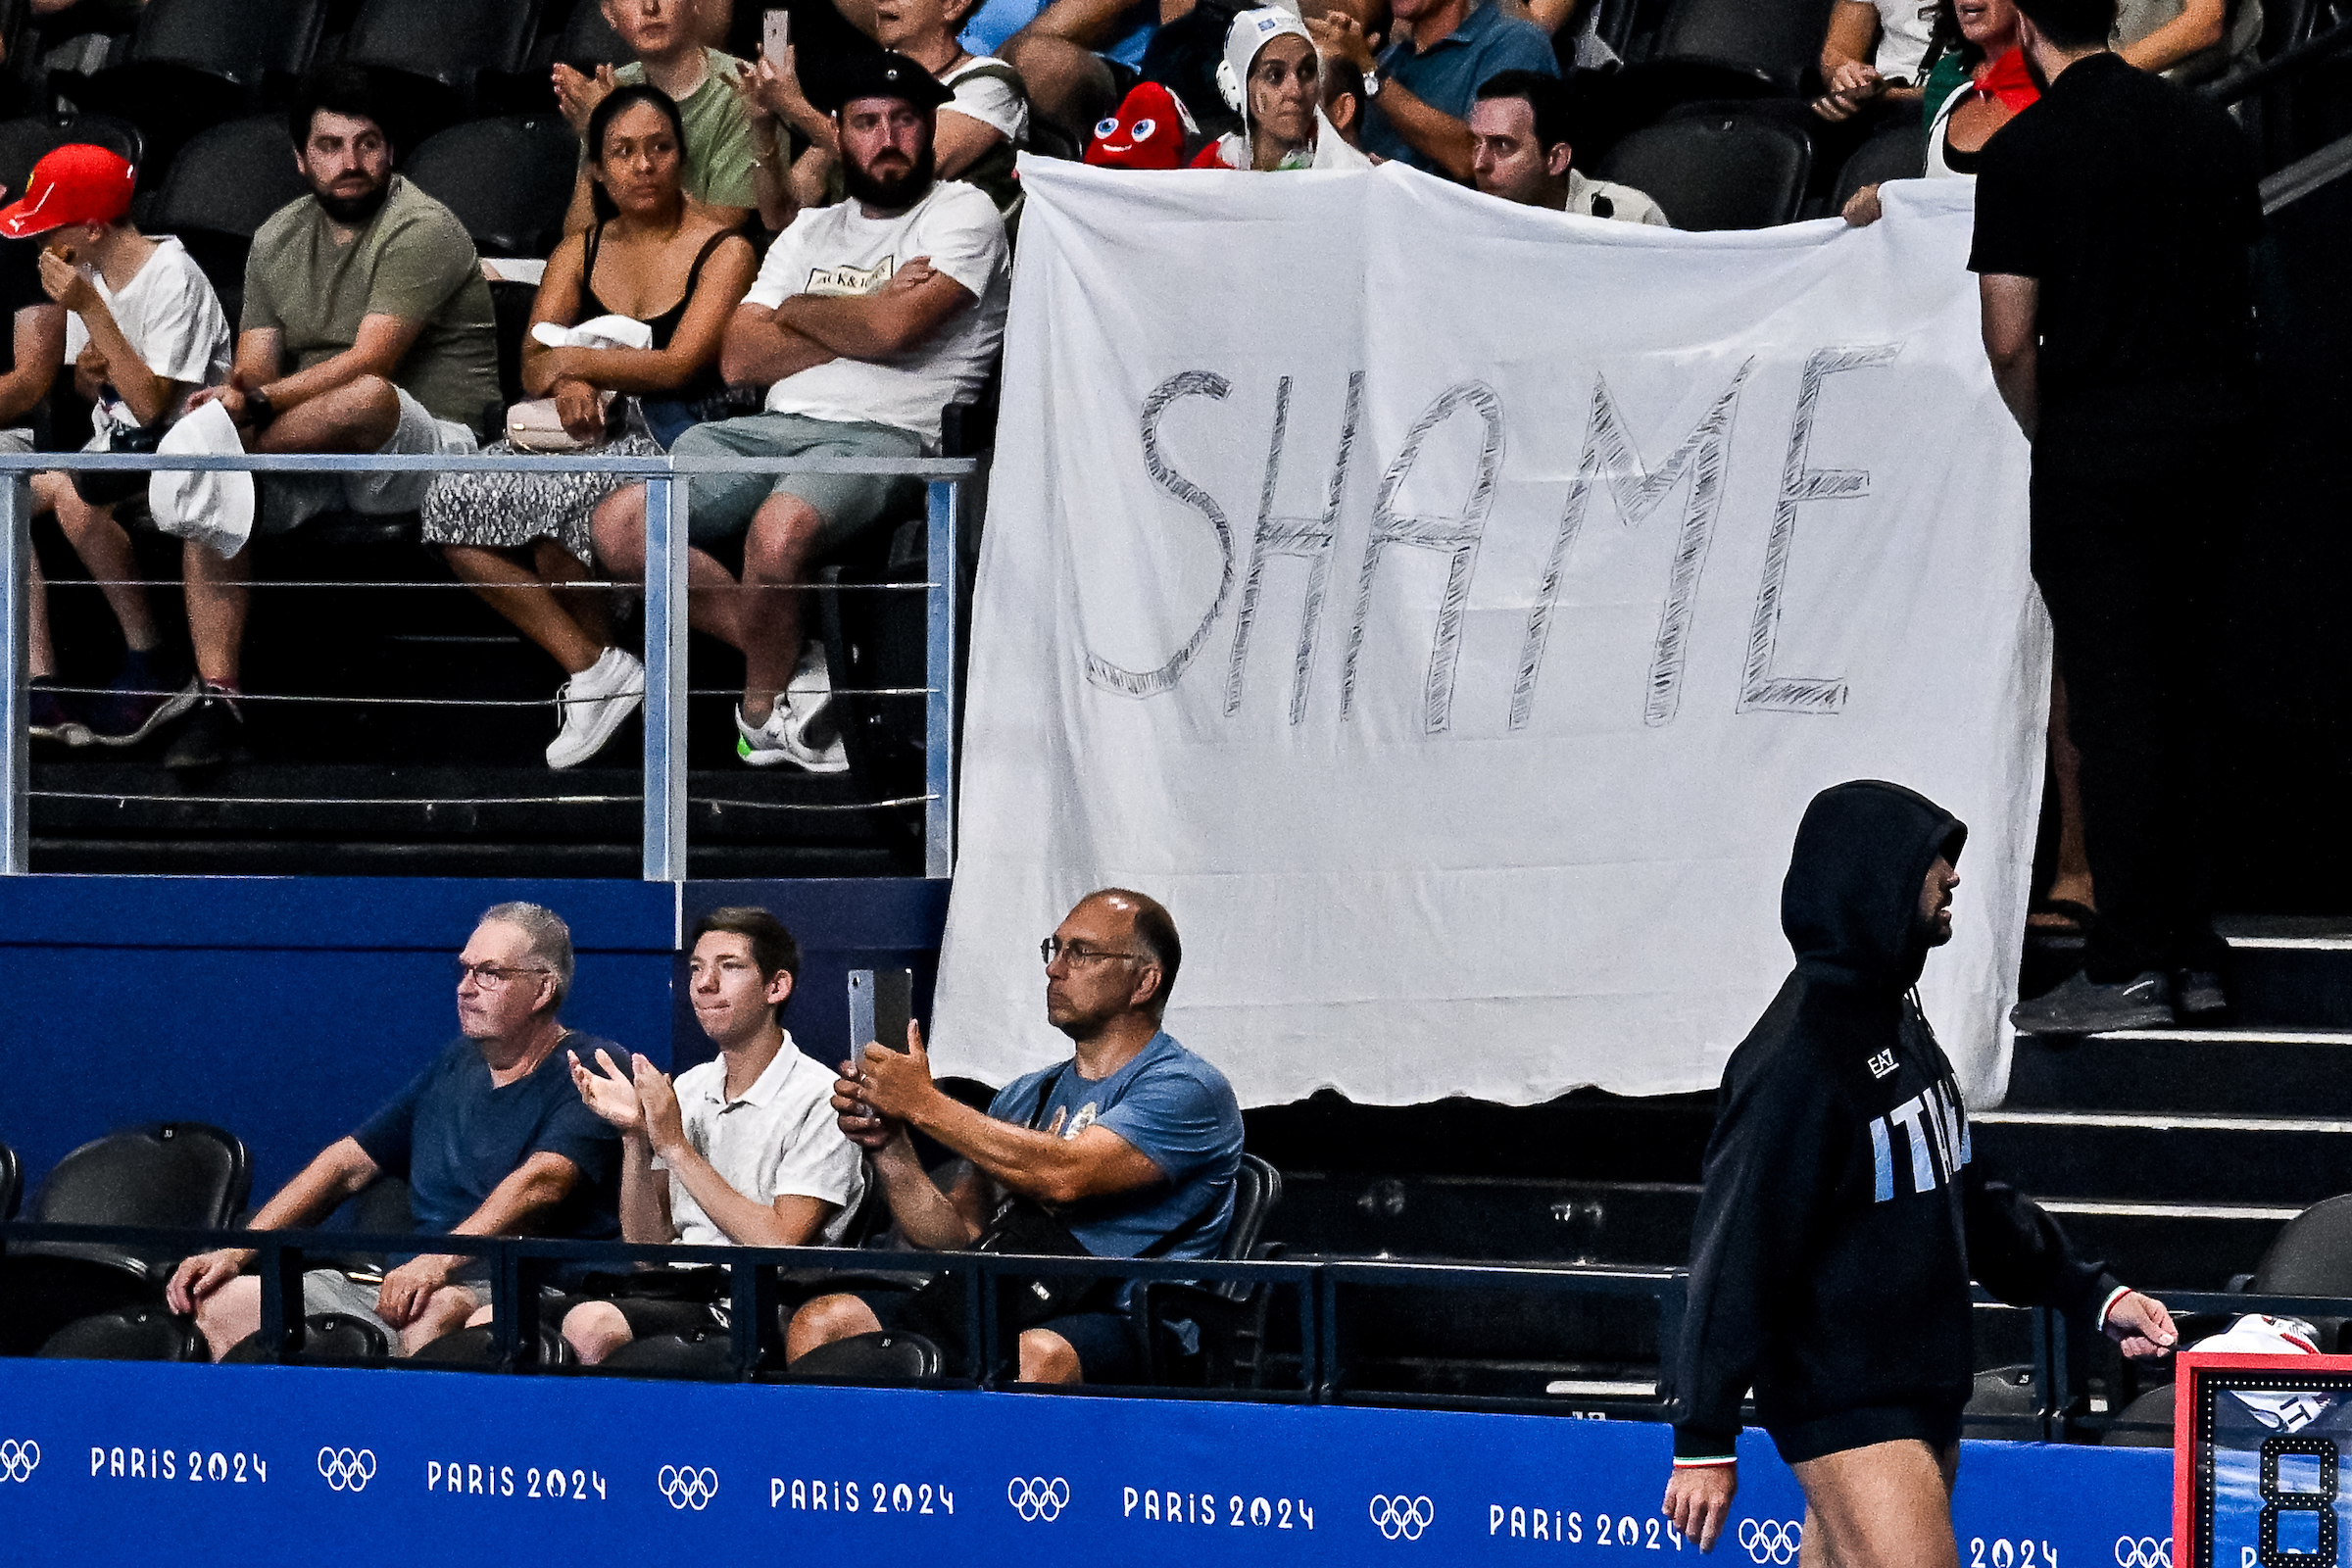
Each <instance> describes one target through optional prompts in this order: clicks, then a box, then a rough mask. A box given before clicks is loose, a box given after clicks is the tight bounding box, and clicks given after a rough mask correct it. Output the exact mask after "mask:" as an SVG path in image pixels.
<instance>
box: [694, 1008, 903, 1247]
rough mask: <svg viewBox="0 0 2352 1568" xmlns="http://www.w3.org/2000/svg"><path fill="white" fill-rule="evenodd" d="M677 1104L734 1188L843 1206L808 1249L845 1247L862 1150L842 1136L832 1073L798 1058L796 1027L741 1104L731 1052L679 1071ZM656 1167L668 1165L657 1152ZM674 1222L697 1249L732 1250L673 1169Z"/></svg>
mask: <svg viewBox="0 0 2352 1568" xmlns="http://www.w3.org/2000/svg"><path fill="white" fill-rule="evenodd" d="M677 1090H678V1110H679V1113H680V1115H681V1117H682V1119H683V1120H684V1122H685V1124H686V1142H687V1143H688V1144H690V1145H692V1146H693V1148H694V1151H695V1152H696V1153H699V1154H701V1155H702V1156H703V1157H704V1158H705V1159H707V1160H709V1161H710V1162H711V1168H712V1169H713V1170H715V1171H717V1172H718V1174H719V1175H720V1177H722V1178H723V1179H724V1180H725V1181H726V1184H727V1185H728V1186H729V1187H732V1188H734V1189H735V1190H736V1191H737V1192H739V1193H741V1194H742V1195H743V1196H744V1197H746V1198H748V1199H750V1200H751V1201H753V1202H755V1203H772V1202H774V1201H776V1200H777V1199H779V1198H784V1197H787V1196H790V1197H797V1198H815V1199H821V1200H822V1201H825V1202H828V1203H835V1204H838V1205H840V1208H839V1211H838V1212H837V1213H835V1214H834V1216H833V1217H832V1218H831V1219H829V1220H827V1221H826V1222H825V1224H824V1226H823V1228H822V1229H821V1230H819V1231H818V1232H817V1233H816V1235H814V1236H812V1237H810V1238H809V1245H811V1246H815V1247H838V1246H839V1245H841V1239H842V1237H843V1236H844V1235H846V1234H847V1233H848V1231H849V1228H850V1221H851V1220H852V1219H853V1218H855V1217H856V1215H857V1212H858V1201H859V1200H860V1199H862V1198H863V1197H864V1196H865V1183H866V1175H865V1155H864V1154H863V1152H860V1151H859V1149H858V1146H857V1145H856V1144H853V1143H851V1142H850V1141H849V1140H848V1139H847V1138H845V1137H843V1136H842V1132H841V1124H840V1123H839V1122H838V1121H837V1120H836V1119H835V1118H834V1115H833V1074H832V1073H830V1072H828V1071H826V1070H825V1069H824V1068H822V1067H819V1066H818V1065H817V1064H816V1063H815V1062H813V1061H811V1060H809V1058H808V1057H807V1056H804V1055H802V1054H801V1052H800V1048H799V1047H797V1046H795V1045H794V1044H793V1043H792V1033H791V1031H790V1030H787V1031H785V1034H784V1048H783V1049H782V1050H781V1051H778V1052H777V1053H776V1059H775V1060H773V1061H771V1062H769V1063H768V1064H767V1070H766V1071H765V1072H763V1073H761V1074H760V1077H759V1079H758V1080H757V1081H756V1082H755V1083H753V1085H752V1087H751V1088H750V1089H749V1090H748V1091H747V1092H746V1093H745V1094H744V1096H743V1098H742V1099H740V1100H732V1101H731V1100H729V1099H727V1062H726V1058H725V1057H724V1056H719V1057H715V1058H713V1059H711V1060H710V1061H706V1062H704V1063H703V1064H702V1065H701V1066H699V1067H689V1068H687V1069H686V1071H684V1072H682V1073H680V1074H678V1082H677ZM654 1169H656V1170H666V1169H668V1167H667V1166H666V1165H664V1164H663V1163H662V1158H661V1156H660V1155H656V1156H655V1157H654ZM669 1223H670V1228H671V1229H672V1230H674V1231H676V1232H677V1239H678V1240H679V1241H681V1242H683V1243H686V1244H687V1245H689V1246H692V1247H726V1246H730V1245H731V1244H732V1243H733V1240H734V1238H732V1237H730V1236H729V1235H727V1233H726V1232H725V1231H722V1230H720V1229H719V1228H718V1227H717V1226H716V1225H715V1224H713V1223H711V1216H710V1215H708V1214H706V1213H704V1212H703V1205H702V1204H700V1203H698V1202H696V1201H694V1195H693V1194H692V1193H690V1192H688V1191H687V1190H686V1184H685V1183H684V1182H682V1181H680V1180H679V1179H678V1178H677V1175H676V1173H675V1172H672V1173H671V1175H670V1178H669Z"/></svg>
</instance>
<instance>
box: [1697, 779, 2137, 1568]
mask: <svg viewBox="0 0 2352 1568" xmlns="http://www.w3.org/2000/svg"><path fill="white" fill-rule="evenodd" d="M1967 837H1968V829H1967V828H1966V827H1965V826H1964V825H1962V823H1961V822H1960V821H1959V820H1958V819H1957V818H1955V817H1954V816H1952V814H1951V813H1950V812H1948V811H1945V810H1944V809H1942V808H1940V807H1938V806H1936V804H1935V803H1933V802H1931V801H1929V800H1927V799H1926V798H1925V797H1923V796H1920V795H1916V794H1914V793H1912V792H1911V791H1910V790H1907V789H1904V788H1902V787H1901V786H1900V785H1895V784H1886V783H1880V782H1878V781H1876V780H1869V779H1865V780H1859V781H1856V782H1853V783H1848V784H1839V785H1838V786H1836V787H1835V788H1833V789H1828V790H1824V791H1823V792H1822V793H1821V794H1819V795H1817V796H1815V797H1814V798H1813V802H1812V804H1811V805H1810V806H1808V807H1807V808H1806V809H1805V816H1804V820H1803V822H1802V823H1800V824H1799V825H1798V827H1797V830H1796V848H1795V851H1794V853H1793V854H1792V856H1791V857H1790V861H1789V877H1788V880H1787V881H1786V882H1785V883H1784V884H1783V885H1782V888H1781V925H1782V928H1783V929H1784V930H1785V931H1786V932H1787V933H1788V935H1789V946H1790V947H1792V948H1794V949H1795V950H1796V970H1795V972H1794V973H1792V974H1791V975H1789V979H1788V982H1787V983H1786V984H1785V985H1783V986H1782V987H1781V992H1780V995H1779V996H1778V997H1776V998H1774V999H1773V1003H1772V1005H1771V1007H1770V1008H1768V1009H1767V1010H1766V1011H1765V1014H1764V1016H1763V1017H1762V1018H1761V1019H1759V1020H1758V1021H1757V1023H1756V1026H1755V1028H1754V1029H1752V1030H1750V1031H1749V1033H1748V1036H1747V1038H1746V1039H1745V1040H1744V1041H1742V1042H1741V1043H1740V1049H1739V1050H1737V1051H1735V1052H1733V1053H1732V1058H1731V1060H1730V1061H1729V1062H1728V1063H1727V1064H1726V1065H1725V1067H1724V1072H1723V1087H1722V1089H1721V1090H1720V1091H1719V1092H1718V1094H1717V1099H1716V1122H1715V1133H1714V1136H1713V1137H1712V1138H1711V1139H1710V1140H1709V1141H1708V1144H1707V1154H1706V1172H1705V1182H1706V1186H1705V1190H1704V1192H1703V1193H1702V1195H1701V1196H1700V1199H1699V1205H1698V1219H1697V1223H1696V1225H1695V1226H1694V1227H1693V1230H1692V1235H1691V1302H1690V1310H1689V1312H1688V1314H1687V1315H1686V1316H1685V1318H1684V1320H1683V1338H1682V1348H1681V1354H1680V1356H1679V1358H1678V1360H1677V1363H1676V1375H1677V1384H1678V1389H1679V1392H1680V1394H1681V1396H1682V1397H1683V1398H1684V1399H1685V1400H1686V1401H1687V1403H1688V1408H1689V1411H1690V1414H1689V1416H1688V1417H1687V1419H1685V1420H1684V1421H1683V1422H1682V1423H1681V1424H1680V1425H1679V1426H1677V1427H1676V1428H1675V1434H1674V1455H1675V1457H1674V1475H1673V1478H1672V1480H1671V1481H1669V1483H1668V1484H1667V1488H1666V1501H1665V1513H1666V1517H1667V1518H1668V1519H1669V1520H1670V1521H1671V1522H1672V1523H1673V1524H1674V1526H1675V1528H1676V1529H1677V1530H1679V1531H1681V1532H1682V1533H1683V1535H1685V1536H1686V1537H1689V1538H1691V1539H1692V1540H1694V1541H1696V1542H1697V1543H1698V1545H1699V1549H1701V1550H1702V1551H1704V1550H1710V1549H1712V1548H1713V1546H1714V1544H1715V1540H1716V1537H1717V1536H1718V1535H1719V1534H1720V1533H1721V1532H1722V1530H1723V1527H1724V1523H1725V1521H1726V1520H1727V1518H1728V1517H1729V1515H1730V1511H1731V1503H1732V1495H1733V1494H1734V1492H1735V1491H1737V1489H1738V1485H1739V1482H1738V1462H1737V1459H1736V1456H1735V1453H1734V1448H1733V1445H1734V1440H1735V1439H1737V1438H1738V1436H1739V1434H1740V1404H1741V1401H1742V1399H1743V1398H1744V1397H1745V1396H1746V1394H1747V1392H1748V1390H1749V1389H1750V1388H1751V1387H1752V1388H1753V1389H1754V1391H1755V1397H1756V1415H1757V1417H1758V1419H1759V1420H1760V1421H1761V1423H1762V1424H1763V1426H1764V1428H1765V1430H1766V1431H1768V1432H1769V1433H1770V1434H1771V1435H1772V1440H1773V1443H1774V1445H1775V1446H1777V1447H1778V1448H1779V1449H1780V1453H1781V1457H1782V1458H1783V1459H1785V1460H1786V1461H1788V1463H1789V1467H1790V1468H1791V1469H1792V1470H1794V1471H1795V1473H1796V1479H1797V1484H1798V1485H1799V1486H1800V1487H1802V1488H1803V1489H1804V1494H1805V1524H1804V1532H1805V1537H1806V1539H1807V1541H1808V1542H1809V1543H1810V1542H1814V1541H1818V1542H1819V1544H1820V1545H1821V1546H1822V1547H1824V1548H1826V1554H1825V1557H1824V1560H1826V1561H1831V1562H1835V1563H1837V1564H1838V1568H1879V1565H1881V1564H1885V1565H1887V1568H1897V1565H1900V1568H1955V1565H1956V1563H1957V1561H1958V1552H1957V1548H1956V1545H1955V1543H1954V1541H1953V1538H1952V1522H1951V1499H1950V1494H1951V1485H1952V1479H1953V1475H1954V1473H1955V1471H1956V1469H1957V1467H1958V1465H1959V1460H1960V1443H1959V1440H1960V1412H1961V1408H1962V1406H1964V1405H1965V1404H1967V1402H1968V1397H1969V1394H1970V1392H1971V1390H1972V1388H1973V1386H1974V1375H1973V1371H1974V1366H1975V1360H1974V1357H1973V1355H1972V1353H1971V1352H1972V1342H1971V1337H1970V1323H1969V1316H1970V1305H1969V1281H1970V1280H1971V1279H1972V1278H1973V1279H1976V1280H1980V1281H1982V1282H1983V1283H1984V1284H1985V1287H1986V1288H1987V1289H1988V1290H1990V1291H1991V1292H1992V1293H1993V1294H1994V1295H1995V1296H1998V1297H1999V1298H2001V1299H2003V1300H2005V1301H2010V1302H2013V1303H2016V1304H2020V1305H2023V1304H2028V1303H2047V1304H2050V1305H2055V1306H2060V1307H2064V1308H2066V1309H2067V1310H2069V1311H2070V1312H2074V1313H2077V1314H2079V1315H2080V1316H2081V1317H2082V1318H2083V1319H2085V1320H2095V1321H2096V1322H2097V1323H2098V1325H2099V1326H2100V1327H2101V1328H2102V1329H2103V1330H2105V1332H2106V1333H2107V1334H2108V1336H2109V1337H2110V1338H2113V1339H2115V1340H2118V1341H2121V1342H2122V1344H2123V1348H2124V1350H2125V1353H2126V1354H2129V1355H2135V1356H2149V1355H2161V1354H2163V1353H2165V1352H2166V1350H2168V1349H2169V1348H2171V1346H2172V1344H2173V1341H2174V1338H2175V1332H2174V1328H2173V1321H2172V1318H2171V1316H2170V1315H2169V1314H2167V1313H2166V1311H2165V1309H2164V1306H2163V1304H2162V1303H2161V1302H2158V1301H2155V1300H2153V1299H2149V1298H2148V1297H2145V1296H2142V1295H2140V1294H2139V1293H2138V1292H2136V1291H2132V1290H2131V1289H2129V1288H2127V1287H2125V1286H2123V1285H2120V1284H2118V1283H2117V1282H2116V1280H2115V1279H2114V1277H2113V1276H2111V1275H2110V1274H2108V1273H2107V1272H2106V1270H2105V1269H2103V1268H2101V1267H2100V1266H2099V1265H2098V1264H2097V1263H2093V1262H2087V1261H2084V1260H2082V1259H2079V1258H2077V1257H2076V1256H2075V1254H2074V1252H2073V1250H2072V1249H2071V1248H2069V1247H2068V1245H2067V1241H2066V1237H2065V1235H2064V1234H2063V1233H2062V1232H2060V1230H2059V1229H2058V1225H2057V1222H2056V1221H2054V1220H2052V1219H2051V1218H2050V1216H2049V1215H2048V1214H2046V1213H2044V1212H2043V1211H2042V1210H2041V1209H2040V1208H2039V1207H2037V1206H2036V1205H2035V1204H2034V1202H2033V1201H2030V1200H2028V1199H2026V1198H2023V1197H2021V1196H2019V1195H2018V1194H2017V1193H2016V1192H2014V1191H2012V1190H2011V1189H2010V1188H2008V1187H2007V1186H2004V1185H2003V1184H2001V1183H1999V1182H1993V1181H1987V1180H1986V1179H1985V1173H1984V1170H1983V1167H1982V1166H1980V1165H1978V1164H1977V1163H1976V1161H1975V1159H1974V1154H1973V1151H1972V1149H1971V1147H1970V1138H1969V1128H1968V1112H1967V1110H1966V1108H1965V1107H1964V1106H1963V1105H1962V1104H1961V1103H1960V1089H1959V1084H1958V1082H1957V1081H1956V1080H1955V1079H1954V1077H1953V1076H1952V1067H1951V1063H1950V1062H1949V1061H1947V1060H1946V1059H1945V1058H1944V1054H1943V1049H1942V1048H1941V1047H1940V1046H1938V1045H1937V1044H1936V1035H1935V1031H1934V1030H1932V1029H1931V1028H1929V1026H1928V1021H1927V1018H1926V1017H1925V1015H1923V1014H1922V1013H1921V1011H1920V1007H1919V1000H1918V997H1917V995H1916V994H1915V993H1914V992H1913V991H1912V986H1913V984H1914V983H1915V982H1916V981H1917V980H1918V979H1919V974H1920V970H1921V969H1922V968H1923V967H1925V965H1926V963H1927V957H1928V951H1929V950H1930V949H1931V948H1935V947H1939V946H1941V945H1942V944H1943V943H1945V942H1948V941H1950V940H1951V935H1952V910H1951V905H1952V890H1953V889H1954V888H1956V887H1958V886H1959V883H1960V878H1959V875H1958V873H1957V872H1955V871H1954V870H1953V869H1952V866H1953V862H1955V861H1957V860H1958V859H1959V858H1960V847H1961V845H1962V843H1963V842H1964V841H1965V840H1966V839H1967Z"/></svg>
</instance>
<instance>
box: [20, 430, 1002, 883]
mask: <svg viewBox="0 0 2352 1568" xmlns="http://www.w3.org/2000/svg"><path fill="white" fill-rule="evenodd" d="M159 469H169V470H175V471H195V472H247V473H254V474H271V473H468V472H480V471H483V470H491V471H498V472H515V473H540V474H551V475H553V474H577V473H597V474H608V475H611V476H612V477H613V479H615V480H616V481H642V482H643V483H644V484H645V487H646V506H645V533H646V539H645V546H646V548H645V584H644V589H645V676H646V679H645V762H644V767H645V772H644V780H645V782H644V786H643V808H644V809H643V822H642V848H643V857H642V863H643V875H644V878H645V880H647V881H649V882H681V881H684V880H685V878H686V821H687V805H688V802H687V790H686V762H687V752H686V703H687V697H688V691H687V683H686V632H687V616H686V563H687V556H686V550H687V536H688V529H687V488H688V487H687V483H686V481H688V480H691V479H692V478H693V477H694V476H696V475H698V474H720V473H760V474H778V475H780V474H787V473H834V474H871V475H876V476H889V477H906V478H914V479H919V480H921V481H923V484H924V487H925V490H926V492H927V503H926V527H927V544H928V553H927V556H926V559H927V561H928V562H929V567H928V569H927V570H926V572H925V574H924V575H925V577H926V579H927V580H926V581H925V582H923V583H922V584H920V585H915V584H906V585H901V586H904V587H907V588H910V589H911V588H914V587H917V586H919V587H920V588H921V590H922V591H923V593H924V595H925V600H926V603H925V617H924V624H925V639H924V687H923V699H924V721H923V734H924V754H923V793H922V796H921V797H920V800H921V804H922V807H923V874H924V875H925V876H926V877H933V878H938V877H945V876H947V875H949V874H950V873H951V871H952V870H953V869H954V865H955V848H956V846H955V804H956V803H955V788H956V766H955V747H956V712H955V702H956V693H955V674H956V584H957V581H958V558H957V542H958V529H957V524H958V520H959V518H960V517H961V516H962V515H963V505H964V502H965V499H966V498H965V495H964V488H965V487H966V486H967V485H969V484H970V483H972V482H973V481H974V480H975V479H976V478H977V476H978V474H979V471H980V460H978V459H976V458H792V459H780V458H720V457H708V458H705V457H658V458H616V457H595V456H581V457H530V456H524V455H521V454H511V455H495V456H481V455H476V454H468V455H464V456H448V457H398V456H384V455H377V454H367V455H360V456H345V455H327V454H303V455H299V456H292V455H289V456H253V455H244V456H237V457H190V456H161V455H157V456H147V455H132V454H112V453H87V452H71V453H69V452H39V453H0V575H4V576H5V579H6V582H7V588H6V590H5V591H6V593H7V595H8V599H7V603H6V605H5V607H0V662H4V668H5V678H0V736H4V737H5V740H4V741H0V874H10V875H22V874H24V873H25V871H27V870H28V869H29V868H30V858H31V842H32V832H31V816H30V811H31V800H32V792H31V758H30V749H29V744H28V735H27V719H28V712H29V706H30V698H29V693H28V685H27V682H28V680H29V678H30V661H29V659H28V657H27V656H28V653H29V639H30V570H29V567H30V564H31V561H32V537H31V522H32V512H33V507H32V494H31V487H30V481H31V476H32V475H33V474H35V473H40V472H85V473H105V472H131V473H148V472H153V471H156V470H159ZM256 526H257V534H258V527H259V523H258V518H257V524H256ZM246 548H248V549H252V548H254V547H253V546H252V545H250V544H249V545H248V546H247V547H246ZM262 548H264V549H267V548H268V545H267V543H265V544H263V546H262ZM451 586H453V587H460V586H462V585H460V584H455V583H453V584H452V585H451ZM803 591H806V590H805V589H804V590H803ZM891 695H911V693H894V694H891Z"/></svg>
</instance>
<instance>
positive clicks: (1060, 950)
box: [1037, 937, 1143, 969]
mask: <svg viewBox="0 0 2352 1568" xmlns="http://www.w3.org/2000/svg"><path fill="white" fill-rule="evenodd" d="M1037 956H1039V957H1041V958H1043V959H1045V960H1046V967H1047V968H1049V969H1051V968H1053V967H1054V959H1055V958H1067V959H1068V960H1069V961H1070V963H1071V964H1072V965H1073V966H1078V965H1084V964H1090V963H1100V962H1102V961H1103V959H1105V958H1140V957H1142V956H1143V955H1142V954H1140V953H1113V952H1111V951H1110V950H1109V949H1108V948H1098V947H1094V946H1092V945H1090V944H1088V943H1084V942H1064V941H1062V940H1061V938H1059V937H1048V938H1046V940H1045V941H1043V942H1040V943H1039V944H1038V945H1037Z"/></svg>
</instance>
